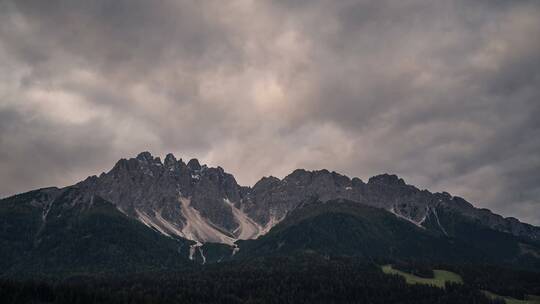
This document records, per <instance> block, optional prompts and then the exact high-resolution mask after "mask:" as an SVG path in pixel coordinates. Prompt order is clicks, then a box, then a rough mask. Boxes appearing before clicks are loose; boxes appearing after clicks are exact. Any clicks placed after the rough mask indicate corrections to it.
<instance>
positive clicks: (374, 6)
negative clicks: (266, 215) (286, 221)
mask: <svg viewBox="0 0 540 304" xmlns="http://www.w3.org/2000/svg"><path fill="white" fill-rule="evenodd" d="M539 17H540V5H539V4H538V3H537V2H536V1H525V0H523V1H487V0H486V1H470V0H459V1H458V0H454V1H421V0H406V1H363V0H358V1H356V0H347V1H339V2H336V1H322V0H321V1H242V0H238V1H231V2H226V3H225V2H223V1H188V0H185V1H183V0H179V1H172V0H171V1H168V0H162V1H153V2H150V1H113V2H110V1H30V0H22V1H9V0H4V1H2V2H1V3H0V69H2V70H3V71H8V72H7V73H5V74H4V75H0V118H1V120H0V143H1V147H0V155H1V156H2V157H1V160H0V168H2V170H1V172H2V174H1V175H0V185H1V186H0V194H1V195H8V194H12V193H16V192H20V191H23V190H29V189H31V188H33V187H38V186H46V185H67V184H70V183H73V182H75V181H77V180H78V179H82V178H84V177H85V176H87V175H91V174H98V173H100V172H101V171H103V170H106V169H107V168H108V167H110V166H112V164H113V163H114V161H115V160H116V159H118V158H120V157H127V156H131V155H134V154H136V153H137V152H139V151H140V150H150V151H152V152H153V153H156V154H161V155H164V154H165V153H167V152H174V153H175V154H177V155H178V156H179V157H183V158H190V157H199V158H201V159H202V160H204V161H206V162H208V163H210V164H212V165H220V166H222V167H224V168H226V169H227V170H228V171H231V172H232V173H234V174H235V176H237V178H238V180H239V181H240V182H241V183H244V184H253V183H254V182H255V181H256V180H257V179H258V178H259V177H261V176H263V175H277V176H283V175H285V174H287V173H289V172H290V171H291V170H293V169H295V168H297V167H306V168H308V169H316V168H327V169H330V170H337V171H341V172H344V173H346V174H348V175H351V176H359V177H361V178H364V179H366V178H368V177H369V176H370V175H373V174H378V173H381V172H394V173H398V174H399V175H401V176H403V177H404V178H405V179H406V180H407V181H408V182H410V183H414V184H417V185H418V186H420V187H423V188H429V189H432V190H436V191H449V192H451V193H453V194H455V195H461V196H464V197H465V198H466V199H469V200H471V201H472V202H473V203H475V204H476V205H478V206H481V207H488V208H491V209H493V210H494V211H496V212H500V213H502V214H504V215H507V216H515V217H518V218H520V219H522V220H526V221H529V222H531V223H534V224H540V201H539V196H538V195H539V192H540V183H539V178H540V159H539V157H538V155H539V154H540V153H539V152H540V140H539V139H538V138H539V137H538V134H540V123H539V122H538V121H540V120H538V119H537V118H538V116H539V114H540V103H539V102H538V100H540V39H539V38H537V37H540V21H539V20H540V18H539Z"/></svg>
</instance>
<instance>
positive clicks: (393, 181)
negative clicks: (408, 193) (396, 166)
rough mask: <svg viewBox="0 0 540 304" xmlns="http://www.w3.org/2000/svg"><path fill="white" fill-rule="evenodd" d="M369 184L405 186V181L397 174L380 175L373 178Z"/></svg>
mask: <svg viewBox="0 0 540 304" xmlns="http://www.w3.org/2000/svg"><path fill="white" fill-rule="evenodd" d="M368 184H380V185H386V186H405V185H406V184H405V181H404V180H403V179H402V178H400V177H398V176H397V175H395V174H388V173H384V174H379V175H375V176H373V177H371V178H370V179H369V181H368Z"/></svg>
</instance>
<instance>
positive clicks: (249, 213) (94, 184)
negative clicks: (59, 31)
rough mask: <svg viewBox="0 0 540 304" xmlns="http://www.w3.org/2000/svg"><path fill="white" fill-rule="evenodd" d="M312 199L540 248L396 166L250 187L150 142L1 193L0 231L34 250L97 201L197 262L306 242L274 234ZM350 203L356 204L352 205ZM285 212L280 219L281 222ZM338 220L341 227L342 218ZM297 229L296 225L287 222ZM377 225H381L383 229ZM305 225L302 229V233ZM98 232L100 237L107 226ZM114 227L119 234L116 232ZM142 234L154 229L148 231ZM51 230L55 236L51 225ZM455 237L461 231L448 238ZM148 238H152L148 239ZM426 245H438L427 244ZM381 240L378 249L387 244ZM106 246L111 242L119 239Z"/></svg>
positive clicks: (433, 235)
mask: <svg viewBox="0 0 540 304" xmlns="http://www.w3.org/2000/svg"><path fill="white" fill-rule="evenodd" d="M340 201H346V202H348V203H347V208H346V209H347V211H346V212H345V213H344V211H343V210H344V209H343V208H341V207H337V206H343V205H340V204H339V203H337V202H340ZM311 202H317V203H325V202H327V203H328V204H329V207H324V208H322V207H321V208H318V209H316V210H318V211H317V212H318V213H317V216H318V217H319V216H324V215H323V213H322V211H324V212H326V213H328V214H336V213H338V214H344V215H343V217H332V219H333V221H337V222H339V221H340V220H338V219H341V218H349V217H351V216H353V217H356V219H355V220H354V221H353V222H354V223H355V224H354V227H361V226H362V225H370V226H372V223H373V221H374V219H368V218H367V217H366V216H364V215H362V216H359V214H366V213H367V214H373V215H376V216H377V218H378V219H380V221H379V222H381V221H382V222H388V219H389V218H392V219H393V220H392V223H393V222H394V221H400V222H401V223H404V224H395V223H394V224H389V225H394V226H396V225H397V226H399V227H401V226H402V225H406V226H407V227H409V228H407V229H408V230H407V231H409V230H410V233H408V234H406V235H407V236H411V235H416V236H417V238H415V239H414V242H417V241H419V240H421V239H427V240H436V241H433V242H434V243H436V244H439V242H443V243H441V244H442V245H440V246H438V248H453V247H452V246H458V245H459V246H461V247H459V248H466V247H467V246H468V245H467V244H472V243H477V244H480V243H481V242H483V241H484V240H490V239H496V240H499V241H497V242H503V241H504V242H506V241H508V240H510V241H511V242H510V243H508V244H510V245H508V246H507V248H511V250H510V249H508V250H510V251H509V253H508V255H505V256H504V259H505V260H506V261H514V260H515V259H516V256H521V255H523V254H525V255H528V256H529V257H532V259H533V260H534V259H535V258H534V257H535V256H540V250H539V249H538V248H539V247H538V244H540V228H539V227H535V226H533V225H529V224H526V223H522V222H520V221H518V220H517V219H514V218H504V217H502V216H500V215H497V214H494V213H492V212H491V211H489V210H487V209H477V208H475V207H474V206H473V205H472V204H470V203H469V202H467V201H465V200H464V199H463V198H460V197H455V196H451V195H450V194H448V193H445V192H443V193H432V192H429V191H428V190H420V189H418V188H416V187H414V186H412V185H408V184H406V183H405V181H404V180H403V179H401V178H399V177H398V176H396V175H390V174H381V175H377V176H374V177H372V178H370V179H369V181H368V182H367V183H365V182H363V181H362V180H360V179H359V178H352V179H351V178H349V177H347V176H345V175H341V174H339V173H336V172H330V171H328V170H318V171H307V170H303V169H297V170H295V171H293V172H292V173H291V174H289V175H287V176H286V177H285V178H283V179H279V178H276V177H263V178H262V179H261V180H259V181H258V182H257V183H255V185H254V186H253V187H244V186H240V185H238V183H237V182H236V180H235V178H234V176H233V175H231V174H229V173H227V172H225V171H224V170H223V169H222V168H221V167H217V168H212V167H208V166H207V165H204V164H203V165H201V164H200V163H199V161H198V160H197V159H191V160H189V162H188V163H187V164H186V163H185V162H184V161H183V160H182V159H177V158H176V157H175V156H174V155H173V154H167V155H166V157H165V159H164V161H163V162H162V161H161V159H160V158H159V157H154V156H153V155H152V154H150V153H149V152H142V153H140V154H138V155H137V156H136V157H135V158H130V159H120V160H119V161H118V162H117V163H116V164H115V165H114V167H113V168H112V169H111V170H110V171H109V172H107V173H102V174H101V175H100V176H90V177H88V178H87V179H85V180H84V181H81V182H79V183H77V184H75V185H72V186H68V187H65V188H62V189H59V188H47V189H39V190H35V191H31V192H28V193H25V194H20V195H16V196H13V197H10V198H6V199H3V200H1V201H0V217H2V219H3V221H4V222H5V223H7V224H4V230H3V231H2V233H3V236H2V239H4V240H9V239H11V238H12V236H11V234H12V233H21V230H20V229H23V230H25V232H24V235H26V236H28V239H25V240H24V241H21V240H19V239H17V242H19V241H21V242H22V243H20V244H19V243H17V244H19V245H20V246H21V248H22V249H21V250H23V251H24V252H34V251H36V250H37V248H40V246H45V245H43V244H48V243H47V240H48V239H47V237H45V236H46V235H47V234H46V233H45V232H47V231H48V229H49V228H50V227H56V228H55V229H57V228H58V227H59V225H60V226H61V225H65V226H62V227H64V228H63V229H68V230H69V229H72V227H76V226H77V225H75V224H74V223H71V222H70V221H68V222H61V223H62V224H60V222H58V221H59V220H60V219H72V218H77V219H78V220H77V222H78V221H79V220H80V221H83V220H85V219H87V218H88V217H87V216H86V215H85V214H91V215H95V214H96V212H97V211H95V210H101V211H99V212H104V214H108V215H110V214H113V213H114V214H115V215H114V218H115V219H116V222H115V224H114V225H113V224H111V225H112V226H115V227H116V226H118V227H124V228H122V229H127V228H126V227H132V229H131V228H130V229H127V230H128V231H130V233H131V234H134V235H136V234H137V233H139V232H140V229H142V228H141V227H143V228H144V226H146V228H145V229H147V230H150V231H153V233H154V234H155V235H159V237H162V238H166V239H167V240H168V241H163V243H164V244H166V246H169V247H170V246H171V243H170V240H179V241H180V243H181V244H187V243H186V242H188V243H189V242H191V243H190V244H191V245H186V246H184V245H182V246H181V247H180V248H179V249H178V251H179V252H183V253H182V255H184V256H185V257H189V258H190V259H200V258H202V259H203V260H202V262H205V261H206V256H205V255H204V254H203V250H204V248H207V247H208V246H210V245H208V246H207V245H206V244H214V243H220V244H224V246H228V247H229V248H231V249H230V250H232V252H231V254H227V255H228V257H230V256H231V255H234V254H235V253H236V252H238V250H242V254H241V256H245V255H246V254H249V252H254V254H260V253H265V252H266V253H267V252H273V253H283V251H282V250H277V249H276V248H278V247H279V248H295V250H297V249H300V248H308V247H309V246H308V245H307V244H303V245H302V239H298V236H297V235H294V236H293V237H292V239H294V240H296V241H295V242H297V244H295V245H294V246H292V247H282V246H283V245H282V241H279V242H278V241H276V237H277V235H279V236H280V237H284V238H285V236H286V239H290V238H291V236H290V235H289V234H288V233H285V232H283V229H285V228H283V227H297V226H298V225H300V222H297V221H293V219H299V221H304V219H305V214H304V213H305V212H307V211H309V210H314V209H313V208H312V207H310V208H311V209H310V208H306V206H311V205H312V204H311ZM351 204H352V205H351ZM356 205H358V208H360V209H358V210H353V209H354V208H355V207H354V206H356ZM332 206H336V207H332ZM351 206H352V207H351ZM365 207H369V208H375V209H377V210H379V211H370V210H371V209H365ZM96 208H97V209H96ZM351 208H352V209H351ZM362 208H364V209H362ZM21 210H26V211H25V212H27V213H24V212H23V213H21ZM351 210H352V211H351ZM113 211H114V212H113ZM99 212H98V213H99ZM100 214H101V213H100ZM291 214H294V217H292V218H289V215H291ZM23 215H24V216H23ZM358 216H359V217H358ZM285 220H287V221H285ZM118 221H120V222H122V223H124V224H121V223H120V222H118ZM283 221H285V223H286V224H283V225H280V223H282V222H283ZM291 221H293V224H291ZM319 221H322V222H321V223H324V225H322V226H320V227H327V228H325V229H324V230H321V229H322V228H321V229H318V230H316V231H315V232H313V233H314V235H310V234H309V235H307V236H308V238H307V239H310V240H313V238H314V237H319V236H322V234H321V233H322V232H323V231H327V233H326V237H327V238H328V237H329V235H328V233H330V232H329V231H328V230H327V229H330V230H332V228H330V227H334V226H335V225H337V224H334V222H330V223H329V222H328V220H320V219H319V218H314V219H313V223H319ZM337 222H335V223H337ZM21 223H26V224H22V225H25V226H24V227H19V225H21ZM98 223H101V222H98ZM351 223H352V222H351ZM135 224H136V225H135ZM276 225H278V226H280V227H281V228H279V227H276V228H278V231H282V232H280V233H279V234H276V233H277V232H274V233H273V234H270V236H269V238H267V237H266V235H267V234H268V233H269V231H271V230H272V231H274V229H273V228H274V227H275V226H276ZM310 225H311V224H310ZM112 226H111V227H112ZM339 226H340V227H342V225H341V224H339ZM397 226H396V227H397ZM137 227H138V228H137ZM298 227H300V226H298ZM375 227H384V229H383V228H380V229H379V228H377V229H379V230H377V231H379V232H374V231H375V230H373V229H375ZM85 229H86V230H92V229H90V228H85ZM100 229H101V228H100ZM118 229H120V228H118ZM291 229H292V228H291ZM295 229H299V228H294V229H293V230H295ZM305 229H307V230H305V231H312V229H311V228H309V226H308V227H306V228H305ZM343 229H348V228H347V227H346V226H343V227H342V228H340V230H339V231H338V232H336V233H339V234H341V233H345V232H344V231H342V230H343ZM351 229H353V228H351ZM366 229H367V228H366ZM366 229H364V228H362V231H363V232H362V233H357V234H352V235H354V236H355V237H362V238H364V237H367V236H369V235H372V234H373V233H376V234H377V233H378V234H380V235H387V236H389V237H390V238H392V239H396V240H397V239H399V237H398V235H397V234H395V233H394V232H393V231H394V230H393V229H394V228H391V227H389V226H388V225H385V224H384V223H383V224H381V223H378V224H377V225H376V226H372V228H370V229H367V230H366ZM381 229H382V230H381ZM86 230H85V231H86ZM383 230H384V232H381V231H383ZM70 231H71V230H70ZM135 231H138V232H135ZM302 231H303V232H302V233H303V234H305V233H307V232H305V231H304V230H302ZM313 231H314V230H313ZM370 231H372V232H370ZM73 233H74V235H79V234H80V233H82V232H81V231H79V230H77V231H75V232H73ZM417 233H420V234H417ZM426 233H427V234H426ZM323 234H324V233H323ZM272 235H273V237H272ZM4 236H5V237H4ZM87 236H96V234H95V232H93V231H90V232H87V233H86V232H85V234H84V235H83V237H87ZM70 237H75V236H70ZM100 237H106V235H102V236H100ZM118 237H119V238H122V236H120V235H118ZM144 237H145V238H152V237H151V236H150V235H145V236H144ZM154 237H157V236H154ZM50 238H54V235H51V236H50ZM254 239H257V240H258V241H259V239H260V242H259V243H256V244H266V245H264V246H270V247H272V246H274V247H275V248H274V247H272V248H266V247H264V246H263V245H261V246H263V247H264V248H266V249H264V250H262V249H260V248H259V247H257V246H258V245H254V243H253V242H252V241H250V242H245V241H244V240H254ZM330 239H332V240H333V239H334V238H330ZM453 239H454V240H457V241H452V240H453ZM272 240H274V241H272ZM441 240H442V241H441ZM105 241H106V242H109V243H111V242H112V243H111V244H112V245H111V246H113V248H116V247H114V246H117V245H116V244H117V243H116V242H117V241H113V240H111V239H108V240H103V239H99V242H98V243H100V244H101V243H102V242H105ZM58 242H61V241H60V240H59V241H58ZM152 242H158V241H157V240H156V241H152ZM159 242H162V241H159ZM298 242H300V243H298ZM430 242H431V241H430ZM433 242H431V243H433ZM324 243H330V241H329V240H326V241H324ZM400 243H401V241H400ZM151 244H154V243H151ZM242 244H244V245H246V246H247V247H245V248H246V249H245V250H244V249H242ZM337 244H338V245H335V246H334V247H335V248H338V247H340V246H342V244H341V243H339V242H338V243H337ZM359 244H362V243H359ZM452 244H454V245H452ZM19 245H17V246H19ZM132 245H133V244H130V245H129V246H132ZM6 246H11V247H13V246H14V245H13V244H12V243H10V242H8V243H6ZM17 246H15V247H13V248H14V249H13V252H14V254H13V256H17V257H18V256H20V252H19V251H17V250H18V249H17V248H18V247H17ZM47 246H53V245H47ZM54 246H57V247H54ZM54 246H53V247H51V248H50V250H53V252H57V251H58V246H61V245H59V244H57V245H54ZM126 246H127V245H126ZM129 246H128V247H126V249H125V250H129V249H127V248H129ZM145 246H146V245H145ZM152 246H154V245H150V247H152ZM212 246H214V245H212ZM220 246H221V245H220ZM306 246H308V247H306ZM381 246H382V245H381ZM483 246H484V247H485V248H490V246H492V243H489V242H488V243H485V244H484V245H483ZM11 247H10V248H11ZM203 247H204V248H203ZM6 248H7V247H6ZM24 248H26V249H24ZM182 248H184V249H182ZM250 248H251V249H250ZM254 248H259V249H256V250H255V249H254ZM319 248H320V246H319V247H315V249H314V250H316V251H317V250H319ZM340 248H341V247H340ZM355 248H360V247H355ZM380 248H383V249H384V250H389V252H392V250H396V248H397V247H395V244H393V245H392V244H391V243H385V246H382V247H380ZM391 248H394V249H391ZM403 248H405V247H403ZM407 248H408V247H407ZM418 248H422V247H418ZM426 248H431V249H429V250H432V251H433V252H439V251H437V250H435V249H434V247H433V246H432V247H426ZM456 248H457V247H456ZM383 249H381V250H380V251H377V252H378V253H380V252H384V250H383ZM111 250H113V252H116V251H115V250H117V249H111ZM227 250H229V249H227ZM351 250H352V249H351ZM355 250H356V249H355ZM42 251H43V250H42ZM465 251H466V250H463V252H465ZM325 252H327V251H326V250H325ZM340 252H341V251H340ZM351 252H352V251H350V248H347V250H345V251H343V252H341V253H347V254H350V253H351ZM412 252H413V253H415V252H416V251H412ZM482 252H483V251H482ZM475 253H477V251H475ZM470 256H472V255H470ZM477 256H478V255H477ZM480 256H481V255H480ZM223 257H224V256H222V258H223ZM426 257H430V258H432V257H433V255H426ZM6 260H9V259H6ZM527 263H529V262H527ZM533 263H536V262H533ZM529 264H530V263H529ZM529 264H527V265H529ZM539 264H540V263H539Z"/></svg>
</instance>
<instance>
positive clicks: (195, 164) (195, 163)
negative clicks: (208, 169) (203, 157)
mask: <svg viewBox="0 0 540 304" xmlns="http://www.w3.org/2000/svg"><path fill="white" fill-rule="evenodd" d="M187 166H188V168H189V169H191V170H193V171H199V170H201V164H200V163H199V160H198V159H196V158H192V159H190V160H189V162H188V163H187Z"/></svg>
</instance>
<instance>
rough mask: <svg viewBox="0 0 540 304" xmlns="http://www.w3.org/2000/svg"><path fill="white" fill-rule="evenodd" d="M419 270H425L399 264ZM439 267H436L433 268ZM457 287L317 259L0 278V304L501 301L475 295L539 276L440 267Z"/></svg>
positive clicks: (355, 262) (527, 283)
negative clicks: (456, 277) (458, 280)
mask: <svg viewBox="0 0 540 304" xmlns="http://www.w3.org/2000/svg"><path fill="white" fill-rule="evenodd" d="M401 265H402V267H408V268H409V269H411V268H414V267H417V268H418V269H422V270H424V272H425V269H428V268H429V267H430V265H419V264H418V263H416V264H414V265H407V264H406V263H403V262H402V263H401ZM437 266H439V267H440V266H441V265H437ZM445 267H446V268H447V269H448V268H451V269H452V270H453V271H456V272H458V273H459V274H460V275H461V276H463V278H464V280H465V282H464V284H447V285H446V287H445V288H435V287H431V286H426V285H408V284H406V283H405V280H404V279H403V278H402V277H400V276H397V275H387V274H383V273H382V271H381V270H380V268H379V265H378V261H373V262H367V261H365V260H361V259H355V258H339V257H335V258H324V257H321V256H318V255H314V256H309V255H304V256H295V257H282V258H279V257H274V258H259V259H253V260H248V261H242V262H227V263H221V264H213V265H206V266H194V267H189V268H186V269H184V270H181V271H171V272H163V271H159V272H147V273H140V274H133V275H118V276H111V275H108V276H96V275H93V276H83V275H79V276H71V277H65V278H62V279H59V278H56V279H50V280H43V279H41V280H24V281H17V280H2V281H0V298H1V299H2V303H6V304H11V303H373V304H375V303H381V304H383V303H385V304H388V303H411V304H412V303H415V304H422V303H426V304H427V303H477V304H481V303H502V301H500V300H489V299H488V298H486V297H485V296H484V295H483V294H482V293H481V292H480V290H481V289H487V290H491V291H494V292H497V293H499V294H504V295H511V296H514V297H516V298H523V297H524V296H525V295H526V294H535V293H536V294H538V293H539V291H540V290H539V289H540V287H539V286H538V285H539V284H538V283H537V282H540V274H539V273H534V272H525V271H514V270H509V269H502V268H501V269H499V268H497V267H492V266H490V267H487V266H486V267H478V266H468V265H457V266H456V265H454V266H448V265H446V266H445Z"/></svg>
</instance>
